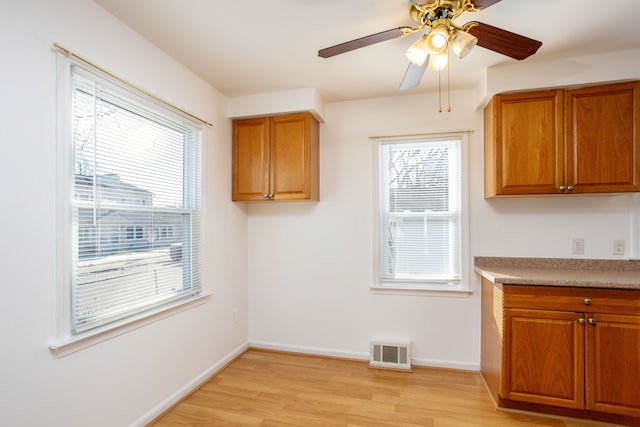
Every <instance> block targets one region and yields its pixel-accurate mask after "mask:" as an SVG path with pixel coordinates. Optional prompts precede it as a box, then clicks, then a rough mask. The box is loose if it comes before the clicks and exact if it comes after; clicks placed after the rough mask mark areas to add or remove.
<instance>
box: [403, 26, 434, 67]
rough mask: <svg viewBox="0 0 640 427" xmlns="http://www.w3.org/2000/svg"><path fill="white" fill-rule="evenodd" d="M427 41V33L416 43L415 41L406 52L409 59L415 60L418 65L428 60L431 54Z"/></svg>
mask: <svg viewBox="0 0 640 427" xmlns="http://www.w3.org/2000/svg"><path fill="white" fill-rule="evenodd" d="M426 43H427V35H426V34H425V35H424V36H422V37H420V38H419V39H418V40H417V41H416V42H415V43H413V44H412V45H411V46H410V47H409V49H407V51H406V52H405V55H406V57H407V58H409V61H411V62H413V63H414V64H415V65H417V66H418V67H419V66H421V65H422V64H424V61H426V60H427V57H428V56H429V52H428V51H427V48H426Z"/></svg>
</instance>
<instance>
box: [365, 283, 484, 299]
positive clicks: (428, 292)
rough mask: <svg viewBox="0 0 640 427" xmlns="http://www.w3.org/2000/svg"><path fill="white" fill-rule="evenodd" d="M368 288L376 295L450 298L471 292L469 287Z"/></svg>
mask: <svg viewBox="0 0 640 427" xmlns="http://www.w3.org/2000/svg"><path fill="white" fill-rule="evenodd" d="M369 289H371V291H372V292H373V293H374V294H378V295H414V296H441V297H451V298H466V297H468V296H469V295H471V294H472V291H471V289H467V288H454V289H444V288H437V287H431V288H429V287H408V286H407V287H399V286H380V285H373V286H371V287H370V288H369Z"/></svg>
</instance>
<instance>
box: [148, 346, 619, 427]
mask: <svg viewBox="0 0 640 427" xmlns="http://www.w3.org/2000/svg"><path fill="white" fill-rule="evenodd" d="M152 425H153V427H165V426H265V427H266V426H346V427H359V426H393V427H405V426H421V427H429V426H432V427H496V426H499V427H511V426H513V427H525V426H549V427H579V426H580V427H583V426H590V427H594V426H604V425H605V424H603V423H596V422H591V421H586V420H585V421H581V420H575V419H567V418H554V417H546V416H536V415H530V414H524V413H515V412H504V411H497V410H496V409H495V408H494V406H493V403H492V402H491V399H490V397H489V394H488V392H487V391H486V389H485V386H484V383H483V381H482V379H481V377H480V374H478V373H475V372H460V371H452V370H445V369H434V368H424V367H414V369H413V372H411V373H407V372H397V371H389V370H379V369H370V368H369V366H368V364H367V363H366V362H360V361H349V360H338V359H332V358H324V357H316V356H306V355H296V354H290V353H278V352H271V351H263V350H256V349H251V350H249V351H247V352H246V353H244V354H243V355H242V356H240V357H239V358H238V359H236V360H235V361H234V362H233V363H231V364H230V365H229V366H228V367H226V368H225V369H224V370H222V371H221V372H219V373H218V374H217V375H216V376H215V377H213V378H212V379H210V380H209V381H208V382H207V383H205V384H204V385H203V386H202V387H200V388H199V389H198V390H197V391H195V392H194V393H192V394H191V395H190V396H188V397H187V398H185V399H184V400H183V401H182V402H180V403H179V404H177V405H176V406H175V407H174V408H172V409H171V410H170V411H169V412H167V413H165V414H164V415H163V416H162V417H161V418H159V419H158V420H156V421H155V423H153V424H152ZM608 425H610V424H608Z"/></svg>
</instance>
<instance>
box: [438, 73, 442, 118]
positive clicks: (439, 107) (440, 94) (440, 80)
mask: <svg viewBox="0 0 640 427" xmlns="http://www.w3.org/2000/svg"><path fill="white" fill-rule="evenodd" d="M441 75H442V72H441V71H440V70H438V113H442V78H441Z"/></svg>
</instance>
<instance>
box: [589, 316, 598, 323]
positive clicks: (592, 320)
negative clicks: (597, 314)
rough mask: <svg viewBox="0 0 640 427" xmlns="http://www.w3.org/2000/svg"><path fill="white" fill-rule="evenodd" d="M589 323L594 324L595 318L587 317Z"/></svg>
mask: <svg viewBox="0 0 640 427" xmlns="http://www.w3.org/2000/svg"><path fill="white" fill-rule="evenodd" d="M589 323H590V324H592V325H595V324H596V319H594V318H593V317H590V318H589Z"/></svg>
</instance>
